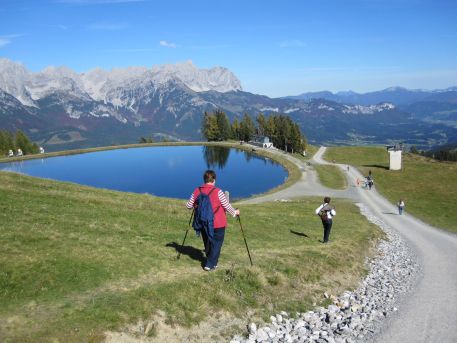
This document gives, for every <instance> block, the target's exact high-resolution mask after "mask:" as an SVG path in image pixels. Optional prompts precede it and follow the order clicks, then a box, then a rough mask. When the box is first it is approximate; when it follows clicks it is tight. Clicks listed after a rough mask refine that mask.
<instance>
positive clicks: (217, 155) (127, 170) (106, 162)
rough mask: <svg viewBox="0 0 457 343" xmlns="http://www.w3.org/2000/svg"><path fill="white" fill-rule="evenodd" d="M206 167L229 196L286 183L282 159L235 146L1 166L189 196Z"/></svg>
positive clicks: (106, 154)
mask: <svg viewBox="0 0 457 343" xmlns="http://www.w3.org/2000/svg"><path fill="white" fill-rule="evenodd" d="M206 169H213V170H214V171H215V172H216V174H217V180H216V185H217V186H218V187H219V188H221V189H222V190H224V191H229V192H230V197H231V198H232V199H233V198H245V197H249V196H251V195H253V194H259V193H263V192H266V191H268V190H269V189H271V188H274V187H276V186H278V185H280V184H282V183H283V182H284V181H285V179H286V178H287V176H288V174H287V171H286V170H285V169H284V167H282V166H281V165H280V164H278V163H276V162H274V161H272V160H270V159H268V158H264V157H259V156H256V155H254V154H251V153H248V152H244V151H241V150H237V149H229V148H224V147H205V146H179V147H172V146H170V147H144V148H131V149H118V150H109V151H100V152H92V153H86V154H79V155H69V156H59V157H50V158H44V159H36V160H28V161H22V162H12V163H0V170H6V171H14V172H18V173H24V174H27V175H31V176H37V177H43V178H48V179H54V180H61V181H70V182H75V183H79V184H82V185H88V186H93V187H98V188H107V189H113V190H119V191H124V192H135V193H149V194H153V195H156V196H161V197H171V198H181V199H187V198H188V197H189V196H190V193H191V192H192V191H193V189H194V188H195V187H196V186H199V185H200V184H202V183H203V180H202V176H203V173H204V171H205V170H206Z"/></svg>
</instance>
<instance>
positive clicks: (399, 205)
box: [397, 199, 405, 215]
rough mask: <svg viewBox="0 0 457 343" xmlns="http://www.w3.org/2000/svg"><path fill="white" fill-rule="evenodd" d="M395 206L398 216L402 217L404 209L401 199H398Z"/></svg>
mask: <svg viewBox="0 0 457 343" xmlns="http://www.w3.org/2000/svg"><path fill="white" fill-rule="evenodd" d="M397 206H398V214H399V215H402V214H403V208H404V207H405V202H404V201H403V200H402V199H400V200H399V201H398V204H397Z"/></svg>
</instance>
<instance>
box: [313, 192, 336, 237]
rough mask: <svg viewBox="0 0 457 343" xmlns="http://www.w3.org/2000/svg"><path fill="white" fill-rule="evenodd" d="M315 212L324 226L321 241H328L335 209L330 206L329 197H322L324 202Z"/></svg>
mask: <svg viewBox="0 0 457 343" xmlns="http://www.w3.org/2000/svg"><path fill="white" fill-rule="evenodd" d="M315 213H316V214H317V215H318V216H319V217H320V218H321V220H322V225H323V227H324V239H323V241H322V243H328V239H329V236H330V230H331V229H332V224H333V217H334V216H335V215H336V211H335V209H334V208H333V207H332V206H330V197H325V198H324V203H323V204H322V205H320V206H319V207H318V208H316V211H315Z"/></svg>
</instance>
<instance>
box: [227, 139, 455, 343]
mask: <svg viewBox="0 0 457 343" xmlns="http://www.w3.org/2000/svg"><path fill="white" fill-rule="evenodd" d="M324 152H325V148H322V147H321V148H320V149H319V151H318V152H317V153H316V154H315V156H314V158H313V160H312V162H313V163H324V164H325V163H326V162H325V161H323V160H322V155H323V154H324ZM288 159H289V160H291V161H293V162H294V163H296V164H297V165H298V166H299V167H300V168H301V170H302V172H303V174H302V178H301V180H300V181H299V182H298V183H296V184H294V185H293V186H291V187H289V188H287V189H284V190H282V191H280V192H278V193H275V194H269V195H266V196H262V197H258V198H254V199H249V200H246V201H245V203H260V202H265V201H272V200H278V199H293V198H296V197H301V196H303V195H319V196H323V195H329V196H331V197H344V198H349V199H352V200H354V201H355V202H357V203H360V204H361V205H360V207H361V212H362V213H363V214H365V215H366V216H367V218H368V219H369V220H372V221H374V222H376V223H378V225H379V226H380V227H381V228H382V229H383V230H385V231H386V232H387V234H388V235H389V238H390V239H389V241H388V242H386V243H383V244H380V246H379V249H380V252H381V254H380V256H383V257H384V258H377V259H375V260H373V261H372V262H370V267H371V270H370V273H369V275H368V277H367V279H365V281H364V282H363V283H362V284H361V286H360V287H359V289H357V290H356V291H354V292H353V293H352V292H348V293H346V294H344V295H342V296H340V297H337V298H334V299H333V300H334V303H335V305H330V306H329V308H327V309H318V310H317V311H315V312H316V313H307V314H296V315H297V318H296V319H290V318H289V315H288V314H286V313H283V314H280V315H279V317H278V315H277V316H275V317H274V318H275V319H273V318H272V326H269V327H266V328H265V329H264V328H261V329H259V330H257V328H254V326H253V324H251V325H250V337H249V338H250V339H248V340H242V339H241V338H240V337H235V338H234V341H246V342H256V341H257V342H264V341H265V342H273V341H278V342H300V341H303V342H308V341H316V342H354V341H371V342H393V343H395V342H398V343H400V342H457V329H456V328H457V266H456V262H457V236H456V235H454V234H450V233H447V232H444V231H442V230H439V229H437V228H434V227H431V226H430V225H427V224H425V223H423V222H422V221H420V220H418V219H416V218H414V217H413V216H411V215H409V214H407V213H406V214H404V215H402V216H399V215H397V209H396V206H394V205H393V204H391V203H389V202H388V201H387V200H386V199H385V198H384V197H382V196H381V195H380V194H379V193H378V192H377V191H376V189H372V190H365V189H361V188H360V187H356V185H355V181H354V180H356V179H357V178H360V179H362V178H363V176H362V175H361V174H360V173H359V172H358V171H357V170H356V169H355V168H352V167H351V168H350V170H349V172H347V171H346V169H347V166H346V165H340V167H341V169H342V170H343V171H344V173H346V175H347V177H348V184H349V186H348V188H347V189H346V190H344V191H335V190H330V189H326V188H325V187H323V186H321V185H320V184H319V183H318V181H317V176H316V173H315V171H314V170H313V169H312V167H310V166H307V165H306V163H303V162H301V161H298V160H296V159H294V158H292V157H290V156H288ZM418 270H420V271H421V273H420V277H419V278H414V277H412V276H413V275H419V273H417V271H418ZM370 280H371V281H370ZM414 280H417V282H415V281H414ZM397 281H398V282H397ZM412 285H414V287H413V288H412V289H411V286H412ZM368 286H369V287H368ZM372 286H373V287H372ZM410 289H411V291H410V294H409V296H407V297H405V296H403V297H402V296H401V294H403V293H404V292H405V291H408V290H410ZM373 294H375V295H373ZM386 294H387V295H388V296H386ZM346 300H347V301H348V302H349V304H347V303H346V302H345V301H346ZM367 302H368V305H366V304H367ZM353 304H354V305H355V307H354V308H352V307H353ZM364 304H365V305H364ZM395 304H398V305H395ZM340 305H343V306H340ZM346 305H349V310H348V307H347V306H346ZM332 306H334V307H332ZM396 306H398V310H397V311H394V308H397V307H396ZM354 309H356V310H355V311H354ZM358 310H360V311H358ZM373 311H374V313H373ZM392 311H393V312H395V314H393V315H390V313H391V312H392ZM354 313H355V315H354ZM355 318H358V319H355ZM385 318H386V319H385ZM307 319H309V320H310V321H311V322H310V321H308V320H307ZM381 319H382V320H381ZM283 321H284V323H283ZM297 323H298V327H297ZM275 325H276V326H275ZM332 325H333V327H332ZM322 327H323V328H324V329H322ZM278 330H279V333H278ZM283 333H284V334H283ZM297 333H298V334H297ZM259 335H260V336H259Z"/></svg>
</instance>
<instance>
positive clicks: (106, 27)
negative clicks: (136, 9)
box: [86, 22, 128, 31]
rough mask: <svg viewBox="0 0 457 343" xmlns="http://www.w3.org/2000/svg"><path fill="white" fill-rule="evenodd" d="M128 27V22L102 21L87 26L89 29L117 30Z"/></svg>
mask: <svg viewBox="0 0 457 343" xmlns="http://www.w3.org/2000/svg"><path fill="white" fill-rule="evenodd" d="M127 27H128V24H127V23H111V22H100V23H92V24H89V25H87V26H86V28H87V29H89V30H100V31H117V30H123V29H125V28H127Z"/></svg>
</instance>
